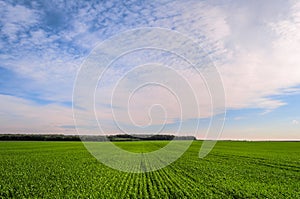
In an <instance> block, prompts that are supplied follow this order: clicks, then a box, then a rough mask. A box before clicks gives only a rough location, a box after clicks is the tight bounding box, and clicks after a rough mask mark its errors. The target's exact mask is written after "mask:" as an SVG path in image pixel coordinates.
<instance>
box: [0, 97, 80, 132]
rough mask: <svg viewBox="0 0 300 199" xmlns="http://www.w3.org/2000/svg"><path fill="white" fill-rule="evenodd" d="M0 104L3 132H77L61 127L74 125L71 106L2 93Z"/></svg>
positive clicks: (1, 129)
mask: <svg viewBox="0 0 300 199" xmlns="http://www.w3.org/2000/svg"><path fill="white" fill-rule="evenodd" d="M0 104H1V109H0V121H1V127H0V131H1V133H24V132H25V133H73V134H74V133H75V131H74V129H64V128H62V127H61V126H64V125H73V117H72V109H71V108H67V107H63V106H60V105H58V104H48V105H39V104H36V103H33V102H32V101H29V100H24V99H22V98H17V97H13V96H7V95H0Z"/></svg>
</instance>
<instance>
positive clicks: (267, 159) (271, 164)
mask: <svg viewBox="0 0 300 199" xmlns="http://www.w3.org/2000/svg"><path fill="white" fill-rule="evenodd" d="M165 144H166V142H163V141H153V142H118V143H117V145H118V146H120V147H121V148H123V149H127V150H129V151H133V152H141V151H142V152H146V151H152V150H156V149H158V148H159V147H160V146H164V145H165ZM200 146H201V141H194V142H193V144H192V146H191V147H190V148H189V150H188V151H187V152H186V153H185V154H184V155H183V156H182V157H181V158H180V159H178V160H177V161H176V162H174V163H172V164H171V165H169V166H168V167H166V168H164V169H161V170H158V171H155V172H148V173H140V174H136V173H124V172H120V171H117V170H113V169H111V168H109V167H107V166H105V165H103V164H101V163H99V162H98V161H97V160H96V159H95V158H94V157H93V156H92V155H90V154H89V152H88V151H87V150H86V149H85V147H84V146H83V144H82V143H81V142H0V198H300V142H227V141H226V142H225V141H220V142H218V143H217V145H216V146H215V148H214V149H213V151H212V152H211V153H210V154H209V155H208V156H207V157H205V158H204V159H199V158H198V152H199V149H200Z"/></svg>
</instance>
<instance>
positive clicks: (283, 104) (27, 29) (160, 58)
mask: <svg viewBox="0 0 300 199" xmlns="http://www.w3.org/2000/svg"><path fill="white" fill-rule="evenodd" d="M143 27H161V28H166V29H170V30H174V31H177V32H180V33H182V34H184V35H186V36H188V37H190V38H192V39H193V40H194V41H195V42H196V43H197V44H199V45H201V46H202V47H203V48H204V49H205V51H206V52H207V53H208V54H209V55H210V59H211V60H212V61H213V62H214V63H215V65H216V67H217V69H218V71H219V73H220V76H221V77H222V80H223V86H224V91H225V94H226V109H227V117H226V120H225V126H224V131H223V134H222V135H221V138H223V139H300V133H299V130H300V124H299V122H300V115H299V110H300V105H299V99H300V57H299V55H298V54H299V52H300V3H299V2H298V1H296V0H295V1H293V0H290V1H286V0H269V1H263V2H262V1H258V0H257V1H256V0H253V1H242V0H241V1H224V0H217V1H193V0H188V1H149V2H145V1H129V2H127V1H106V2H105V1H100V2H98V1H91V2H85V1H77V2H71V1H67V2H61V1H0V104H1V106H0V122H1V125H0V133H65V134H74V133H76V132H75V129H74V128H71V127H73V126H74V121H73V112H72V92H73V85H74V81H75V77H76V74H77V72H78V70H79V69H80V65H81V64H82V63H83V61H84V60H85V59H86V58H87V57H88V55H89V53H90V52H91V51H92V50H93V49H94V48H95V47H96V46H97V44H99V43H100V42H102V41H105V40H106V39H108V38H110V37H112V36H114V35H118V34H120V33H122V32H123V31H128V30H131V29H134V28H143ZM147 63H162V64H167V65H169V66H174V67H178V66H185V65H184V63H183V62H182V61H181V60H179V59H178V58H176V57H174V56H173V57H172V55H169V54H168V53H166V52H164V53H163V52H161V51H157V52H152V51H151V52H150V51H149V52H148V51H143V52H135V53H133V54H131V55H128V56H127V57H126V56H125V57H123V58H120V59H119V60H118V61H116V63H114V64H113V65H112V67H111V69H110V70H109V71H108V74H109V75H108V76H107V79H104V80H103V81H104V82H105V83H106V84H105V86H104V87H101V86H100V87H99V89H98V94H97V95H96V98H97V99H99V100H98V101H99V104H98V105H97V112H99V117H100V118H98V119H99V120H101V121H104V123H105V125H104V126H105V128H106V129H107V132H108V133H114V132H117V128H116V127H115V126H114V122H112V118H111V114H109V113H108V112H109V111H111V110H110V106H109V99H110V98H109V97H110V96H109V94H111V92H112V89H113V85H114V83H115V82H116V81H117V80H118V78H120V77H123V76H124V74H125V73H126V71H129V70H130V67H131V66H132V65H142V64H147ZM180 70H181V69H180ZM138 72H139V73H138ZM185 72H187V73H185V74H189V72H190V71H185ZM144 73H146V70H144V71H137V73H134V74H133V76H130V75H129V76H127V77H126V81H128V82H127V83H130V84H128V85H127V84H126V85H127V86H128V87H126V85H123V86H121V87H120V88H119V89H120V92H125V91H127V89H128V88H129V86H130V85H135V84H137V83H138V80H139V78H142V77H145V76H143V75H144ZM147 74H148V73H147ZM155 76H156V77H158V76H159V74H158V73H153V74H152V77H155ZM147 77H148V76H147ZM193 78H194V76H192V78H191V80H190V81H191V82H196V83H195V85H197V84H198V83H199V82H198V83H197V78H196V77H195V79H193ZM101 89H102V90H101ZM147 92H148V93H149V92H155V93H156V94H155V95H156V96H157V98H156V100H159V99H165V98H167V97H168V95H167V93H165V91H156V90H155V89H154V90H151V89H150V90H144V92H141V93H140V94H139V95H138V96H137V97H136V99H135V98H134V99H135V100H138V101H139V102H140V103H139V104H138V107H139V108H135V109H133V112H132V114H133V119H136V120H137V123H139V124H142V125H145V124H147V121H148V119H149V118H148V116H149V115H147V114H148V112H147V111H146V112H145V113H143V112H142V111H143V108H142V107H146V105H149V104H148V103H154V102H155V103H157V102H156V101H155V100H154V101H151V100H150V99H149V96H148V95H147ZM169 97H170V96H169ZM200 97H202V96H201V95H200ZM171 98H172V97H171ZM120 99H122V98H119V101H117V102H116V106H115V107H118V108H119V109H116V111H117V113H118V114H119V115H121V116H122V115H123V114H124V113H125V112H122V110H125V109H126V108H128V107H122V104H123V103H122V100H120ZM167 102H170V103H167ZM167 102H166V101H165V102H163V103H162V104H164V103H165V106H166V107H167V109H168V110H170V111H171V112H170V114H169V116H170V117H171V118H167V121H168V122H167V128H166V129H167V130H168V131H166V132H169V131H172V129H173V128H175V127H177V126H178V124H179V121H178V118H177V117H176V114H178V112H177V109H176V108H174V107H173V103H171V102H172V100H171V99H170V100H169V101H167ZM202 102H203V104H201V106H199V107H200V109H201V110H204V111H203V112H204V115H209V114H206V113H205V112H206V108H205V107H207V105H206V98H204V100H203V101H202ZM207 103H208V101H207ZM123 105H124V104H123ZM175 105H176V103H175V101H174V106H175ZM156 108H157V107H156ZM158 108H159V107H158ZM118 110H119V112H118ZM172 111H173V112H172ZM106 113H107V114H106ZM126 113H127V112H126ZM153 114H154V115H155V114H156V115H161V114H162V112H161V111H160V110H159V109H157V110H156V109H153ZM121 116H120V117H121ZM207 117H208V116H207ZM157 118H158V117H157ZM119 119H120V121H121V122H120V123H124V126H126V127H128V128H129V129H134V127H135V126H134V125H133V124H132V123H130V122H129V121H128V120H126V119H124V120H123V118H119ZM152 119H153V118H152ZM198 119H201V122H200V125H201V128H200V130H201V131H205V128H206V126H207V121H206V120H207V118H203V117H202V118H196V117H194V116H192V115H191V116H190V117H187V118H185V120H184V121H183V122H185V124H187V126H188V124H189V122H191V121H195V120H198ZM162 121H163V120H160V119H157V120H154V119H153V120H152V122H153V125H150V126H149V129H150V130H155V129H156V126H157V125H159V124H161V123H162ZM188 131H189V129H188V128H187V129H184V132H183V133H187V134H188ZM198 137H203V133H200V134H199V135H198Z"/></svg>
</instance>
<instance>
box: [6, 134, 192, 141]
mask: <svg viewBox="0 0 300 199" xmlns="http://www.w3.org/2000/svg"><path fill="white" fill-rule="evenodd" d="M173 139H175V140H196V138H195V137H194V136H174V135H129V134H118V135H109V136H99V135H81V136H79V135H63V134H0V140H1V141H100V142H105V141H154V140H173Z"/></svg>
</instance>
